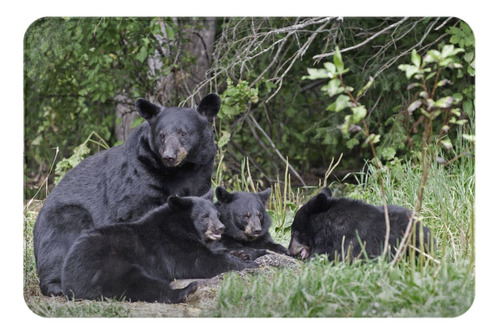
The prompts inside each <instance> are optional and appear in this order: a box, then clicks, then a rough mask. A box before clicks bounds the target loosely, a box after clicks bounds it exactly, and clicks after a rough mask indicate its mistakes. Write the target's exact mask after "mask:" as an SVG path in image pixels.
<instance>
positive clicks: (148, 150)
mask: <svg viewBox="0 0 500 334" xmlns="http://www.w3.org/2000/svg"><path fill="white" fill-rule="evenodd" d="M136 106H137V109H138V112H139V114H140V115H141V116H142V117H144V118H145V119H146V120H147V122H145V123H144V124H142V125H140V126H139V127H137V128H136V129H135V130H134V131H133V132H132V133H131V134H130V136H129V138H128V139H127V140H126V142H125V143H124V144H123V145H120V146H117V147H113V148H111V149H109V150H106V151H102V152H100V153H97V154H95V155H93V156H91V157H89V158H87V159H85V160H84V161H82V162H81V163H80V164H79V165H78V166H76V167H75V168H73V169H72V170H70V171H69V172H68V173H67V174H66V176H65V177H64V178H63V179H62V180H61V181H60V182H59V184H58V185H57V186H56V187H55V188H54V190H53V191H52V192H51V194H50V195H49V196H48V197H47V199H46V200H45V203H44V206H43V208H42V209H41V211H40V214H39V215H38V218H37V221H36V223H35V227H34V252H35V259H36V264H37V273H38V277H39V279H40V288H41V291H42V293H43V294H44V295H59V294H61V293H62V290H61V282H60V280H61V268H62V263H63V260H64V256H65V255H66V254H67V253H68V251H69V248H70V247H71V245H72V244H73V242H74V241H75V240H76V238H77V237H78V236H79V235H80V234H81V233H82V231H84V230H87V229H90V228H94V227H100V226H104V225H106V224H110V223H111V224H113V223H123V222H131V221H134V220H136V219H138V218H139V217H141V216H142V215H144V214H145V213H146V212H148V211H150V210H152V209H154V208H156V207H158V206H160V205H162V204H164V203H165V202H166V200H167V198H168V197H169V196H171V195H177V196H200V195H202V194H204V193H206V192H207V190H208V189H210V178H211V173H212V169H213V162H214V156H215V152H216V147H215V144H214V139H213V134H212V129H211V126H210V123H209V121H210V120H211V119H212V118H213V117H214V116H215V114H217V111H218V110H219V107H220V98H219V97H218V96H217V95H215V94H210V95H208V96H206V97H205V98H204V99H203V100H202V101H201V103H200V105H199V107H198V110H196V109H187V108H162V107H160V106H156V105H154V104H152V103H150V102H147V101H146V100H143V99H139V100H137V102H136Z"/></svg>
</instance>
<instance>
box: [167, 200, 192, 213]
mask: <svg viewBox="0 0 500 334" xmlns="http://www.w3.org/2000/svg"><path fill="white" fill-rule="evenodd" d="M167 203H168V206H169V207H170V208H171V209H172V210H174V211H183V210H188V209H190V208H191V206H192V205H193V202H192V201H191V200H190V199H189V198H186V197H177V196H170V197H169V198H168V199H167Z"/></svg>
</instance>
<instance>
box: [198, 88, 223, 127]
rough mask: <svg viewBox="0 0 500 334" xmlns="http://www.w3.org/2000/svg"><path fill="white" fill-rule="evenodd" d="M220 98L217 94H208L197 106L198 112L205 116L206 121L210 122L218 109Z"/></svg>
mask: <svg viewBox="0 0 500 334" xmlns="http://www.w3.org/2000/svg"><path fill="white" fill-rule="evenodd" d="M220 104H221V101H220V97H219V95H217V94H208V95H207V96H205V97H204V98H203V99H202V100H201V102H200V104H199V105H198V109H197V110H198V112H199V113H200V114H202V115H203V116H205V117H206V118H207V120H208V121H211V120H212V119H213V118H214V117H215V115H217V113H218V112H219V109H220Z"/></svg>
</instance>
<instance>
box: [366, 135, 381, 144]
mask: <svg viewBox="0 0 500 334" xmlns="http://www.w3.org/2000/svg"><path fill="white" fill-rule="evenodd" d="M379 141H380V135H376V134H374V133H371V134H370V135H369V136H368V138H366V141H365V144H368V143H372V144H376V143H378V142H379Z"/></svg>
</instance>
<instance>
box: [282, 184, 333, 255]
mask: <svg viewBox="0 0 500 334" xmlns="http://www.w3.org/2000/svg"><path fill="white" fill-rule="evenodd" d="M331 198H332V192H331V191H330V189H328V188H323V189H321V191H320V192H319V193H318V194H317V195H316V196H314V197H313V198H311V199H310V200H309V201H308V202H307V203H306V204H304V205H303V206H302V207H301V208H300V209H299V210H298V211H297V213H296V214H295V217H294V219H293V223H292V231H291V233H292V236H291V239H290V245H289V246H288V254H289V255H292V256H297V255H299V254H300V257H301V258H302V259H303V260H304V259H307V258H308V257H309V256H310V255H311V249H312V247H313V246H314V238H313V236H314V232H313V230H312V228H313V227H312V226H311V220H312V217H313V216H314V215H316V214H318V213H320V212H323V211H325V210H328V209H329V208H330V204H329V200H330V199H331Z"/></svg>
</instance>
